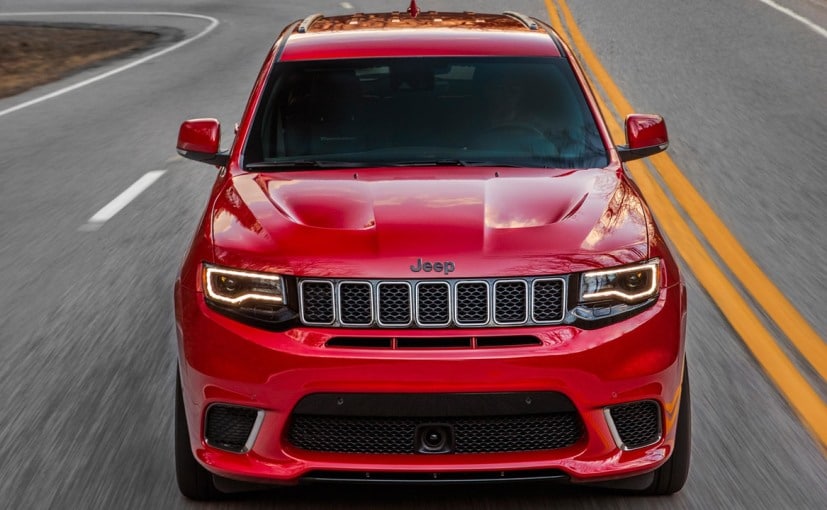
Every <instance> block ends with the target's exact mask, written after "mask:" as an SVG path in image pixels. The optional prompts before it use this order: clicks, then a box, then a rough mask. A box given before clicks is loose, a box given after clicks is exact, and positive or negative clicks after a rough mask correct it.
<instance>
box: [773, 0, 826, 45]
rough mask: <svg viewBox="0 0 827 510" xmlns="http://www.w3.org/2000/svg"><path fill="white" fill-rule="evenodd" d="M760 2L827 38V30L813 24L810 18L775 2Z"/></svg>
mask: <svg viewBox="0 0 827 510" xmlns="http://www.w3.org/2000/svg"><path fill="white" fill-rule="evenodd" d="M758 1H759V2H761V3H762V4H766V5H768V6H770V7H772V8H773V9H775V10H776V11H778V12H782V13H784V14H786V15H787V16H789V17H791V18H792V19H794V20H796V21H799V22H801V23H803V24H805V25H807V26H808V27H810V28H811V29H813V30H814V31H815V32H816V33H817V34H818V35H820V36H821V37H824V38H827V29H824V28H823V27H821V26H820V25H816V24H815V23H814V22H812V21H810V20H809V19H808V18H805V17H804V16H802V15H800V14H798V13H796V12H795V11H793V10H792V9H788V8H786V7H784V6H781V5H778V4H777V3H775V2H773V1H772V0H758Z"/></svg>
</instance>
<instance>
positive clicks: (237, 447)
mask: <svg viewBox="0 0 827 510" xmlns="http://www.w3.org/2000/svg"><path fill="white" fill-rule="evenodd" d="M257 415H258V411H256V410H255V409H249V408H245V407H233V406H224V405H213V406H211V407H210V408H209V409H208V410H207V424H206V430H205V432H204V435H205V437H206V439H207V442H208V443H209V444H210V445H212V446H215V447H217V448H222V449H224V450H230V451H234V452H240V451H242V450H244V445H245V444H246V443H247V438H249V437H250V432H252V430H253V425H254V424H255V422H256V416H257Z"/></svg>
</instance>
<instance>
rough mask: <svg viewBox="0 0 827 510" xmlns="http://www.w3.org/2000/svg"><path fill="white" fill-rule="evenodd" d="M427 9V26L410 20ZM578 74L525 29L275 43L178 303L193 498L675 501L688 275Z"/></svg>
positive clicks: (179, 452) (432, 19)
mask: <svg viewBox="0 0 827 510" xmlns="http://www.w3.org/2000/svg"><path fill="white" fill-rule="evenodd" d="M417 14H418V15H417ZM626 132H627V138H628V140H627V143H628V145H615V144H614V142H613V141H612V140H611V138H610V136H609V133H608V130H607V128H606V124H605V122H604V120H603V119H602V118H601V115H600V112H599V110H598V108H597V106H596V102H595V98H594V96H593V94H592V92H591V91H590V90H589V87H588V85H587V82H586V79H585V77H584V74H583V71H582V70H581V68H580V66H579V65H578V63H577V62H576V60H575V59H574V57H573V56H572V53H571V51H570V50H569V48H568V47H567V46H566V45H565V44H564V43H563V42H562V41H561V39H560V37H559V36H558V35H557V34H556V33H555V32H554V31H553V30H552V29H551V28H550V27H549V26H547V25H546V24H544V23H543V22H541V21H539V20H537V19H532V18H528V17H526V16H523V15H520V14H518V13H512V12H506V13H503V14H479V13H435V12H429V13H417V12H416V9H414V12H413V13H410V12H409V13H408V14H405V13H398V12H395V13H379V14H354V15H345V16H333V17H324V16H322V15H313V16H310V17H308V18H306V19H304V20H299V21H296V22H295V23H293V24H291V25H290V26H288V27H287V28H285V29H284V31H283V32H282V33H281V34H280V35H279V37H278V39H277V40H276V42H275V44H274V46H273V48H272V50H271V51H270V53H269V55H268V56H267V59H266V60H265V62H264V65H263V67H262V69H261V73H260V74H259V76H258V79H257V80H256V82H255V85H254V88H253V91H252V94H251V96H250V99H249V103H248V105H247V108H246V110H245V112H244V115H243V117H242V119H241V121H240V123H239V125H238V130H237V134H236V136H235V140H234V141H233V142H232V144H231V146H230V149H229V150H228V151H222V150H221V149H220V141H219V138H220V127H219V123H218V122H217V121H216V120H213V119H196V120H190V121H187V122H184V123H183V125H182V126H181V130H180V133H179V138H178V151H179V152H180V154H182V155H183V156H185V157H188V158H191V159H195V160H198V161H203V162H207V163H210V164H212V165H215V166H217V167H219V172H218V178H217V180H216V182H215V186H214V187H213V190H212V194H211V196H210V198H209V204H208V206H207V209H206V211H205V213H204V216H203V219H202V221H201V223H200V225H199V227H198V230H197V233H196V235H195V237H194V240H193V242H192V246H191V248H190V249H189V252H188V254H187V256H186V259H185V261H184V263H183V266H182V268H181V272H180V276H179V277H178V280H177V282H176V285H175V315H176V321H177V326H178V327H177V332H178V353H179V357H178V367H179V380H178V384H177V404H176V414H175V453H176V464H177V476H178V483H179V487H180V489H181V491H182V492H183V494H184V495H186V496H188V497H190V498H194V499H208V498H210V497H213V496H215V495H218V494H220V493H221V492H228V491H234V490H238V489H239V488H245V487H247V486H248V485H246V484H249V483H253V484H262V483H263V484H295V483H300V482H304V481H352V482H385V483H387V482H423V481H427V482H433V483H440V482H447V483H451V482H454V483H455V482H494V481H515V480H551V481H560V482H569V483H578V484H602V485H604V486H605V485H609V486H613V487H622V488H625V489H632V490H638V491H642V492H646V493H653V494H668V493H672V492H675V491H677V490H679V489H680V488H681V487H682V486H683V484H684V482H685V480H686V477H687V472H688V468H689V451H690V406H689V383H688V380H687V368H686V363H685V357H684V323H685V318H686V293H685V290H684V285H683V283H682V280H681V276H680V274H679V272H678V267H677V266H676V264H675V260H674V259H673V257H672V255H671V254H670V253H669V251H668V248H667V245H666V243H665V242H664V239H663V237H662V235H661V233H660V232H659V230H658V227H657V226H656V225H655V222H654V220H653V218H652V214H651V212H650V210H649V208H648V207H647V205H646V203H645V201H644V200H643V198H642V197H641V195H640V192H639V190H638V188H637V187H636V186H635V184H634V183H633V182H632V181H631V180H630V178H629V174H628V173H627V171H626V169H625V168H624V166H623V162H625V161H629V160H631V159H635V158H641V157H644V156H648V155H651V154H654V153H657V152H659V151H662V150H664V149H665V148H666V146H667V145H668V139H667V134H666V127H665V125H664V122H663V119H662V118H660V117H659V116H656V115H638V114H636V115H630V116H629V117H628V118H627V119H626Z"/></svg>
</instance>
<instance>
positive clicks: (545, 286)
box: [532, 280, 563, 322]
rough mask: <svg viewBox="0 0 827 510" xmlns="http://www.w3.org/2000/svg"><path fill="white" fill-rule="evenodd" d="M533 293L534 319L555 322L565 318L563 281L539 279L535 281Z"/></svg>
mask: <svg viewBox="0 0 827 510" xmlns="http://www.w3.org/2000/svg"><path fill="white" fill-rule="evenodd" d="M533 289H534V291H533V295H532V314H533V319H534V320H535V321H538V322H554V321H559V320H562V319H563V282H562V281H561V280H539V281H536V282H534V287H533Z"/></svg>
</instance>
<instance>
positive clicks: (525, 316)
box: [494, 280, 529, 326]
mask: <svg viewBox="0 0 827 510" xmlns="http://www.w3.org/2000/svg"><path fill="white" fill-rule="evenodd" d="M501 286H502V287H505V286H509V287H515V286H522V287H523V296H522V298H523V301H524V305H523V306H517V307H513V306H512V307H509V308H511V309H512V311H514V310H520V309H522V313H523V316H522V317H523V318H522V320H517V321H513V320H511V321H509V320H499V318H498V317H500V316H499V314H497V303H499V302H500V301H502V300H503V299H504V298H501V297H500V295H499V294H498V293H497V289H498V288H499V287H501ZM528 307H529V304H528V285H527V284H526V282H525V280H498V281H497V282H495V283H494V323H495V324H497V325H500V326H519V325H521V324H525V323H526V322H527V321H528ZM500 309H501V310H505V309H506V306H505V305H504V304H503V305H500ZM505 313H507V312H503V314H505Z"/></svg>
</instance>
